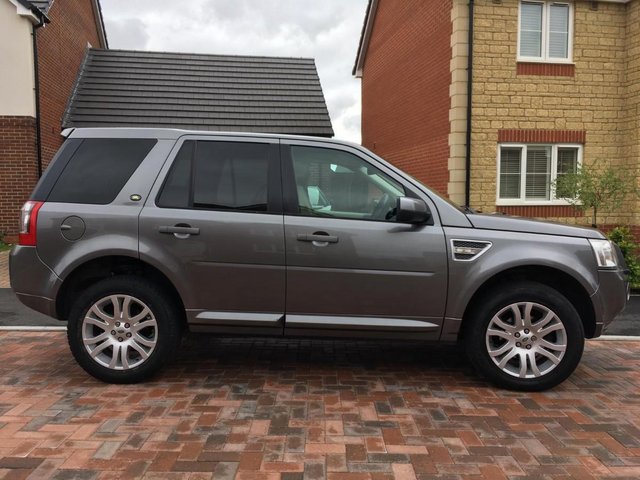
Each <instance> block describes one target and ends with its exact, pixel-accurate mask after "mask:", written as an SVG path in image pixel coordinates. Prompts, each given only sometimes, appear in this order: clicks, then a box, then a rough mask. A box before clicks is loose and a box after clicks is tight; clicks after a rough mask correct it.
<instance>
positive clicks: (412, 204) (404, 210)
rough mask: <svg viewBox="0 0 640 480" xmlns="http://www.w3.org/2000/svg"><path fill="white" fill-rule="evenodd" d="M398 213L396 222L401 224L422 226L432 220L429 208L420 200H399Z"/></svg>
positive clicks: (405, 198) (403, 198)
mask: <svg viewBox="0 0 640 480" xmlns="http://www.w3.org/2000/svg"><path fill="white" fill-rule="evenodd" d="M396 212H397V213H396V221H398V222H400V223H412V224H421V223H427V222H429V221H430V220H431V212H430V211H429V207H427V204H426V203H424V201H423V200H420V199H418V198H410V197H400V198H398V204H397V207H396Z"/></svg>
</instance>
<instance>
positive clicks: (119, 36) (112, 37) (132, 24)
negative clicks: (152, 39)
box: [105, 18, 149, 50]
mask: <svg viewBox="0 0 640 480" xmlns="http://www.w3.org/2000/svg"><path fill="white" fill-rule="evenodd" d="M105 28H106V27H105ZM107 35H108V39H109V47H111V48H122V49H126V48H130V47H129V45H140V47H136V49H140V50H145V48H146V45H147V42H148V41H149V34H148V33H147V27H146V25H145V24H144V22H143V21H142V20H140V19H138V18H122V19H113V20H111V21H110V22H109V29H108V30H107Z"/></svg>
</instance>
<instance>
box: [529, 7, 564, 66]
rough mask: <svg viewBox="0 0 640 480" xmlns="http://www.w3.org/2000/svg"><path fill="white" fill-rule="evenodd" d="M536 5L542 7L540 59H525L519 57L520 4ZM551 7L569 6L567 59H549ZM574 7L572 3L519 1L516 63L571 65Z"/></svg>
mask: <svg viewBox="0 0 640 480" xmlns="http://www.w3.org/2000/svg"><path fill="white" fill-rule="evenodd" d="M525 2H526V3H538V4H540V5H542V44H541V51H542V56H540V57H526V56H522V55H520V37H521V34H520V27H521V26H522V4H523V3H525ZM551 5H568V6H569V38H568V39H567V58H551V57H549V24H550V22H551V16H550V15H549V6H551ZM573 12H574V6H573V3H572V2H562V1H560V2H556V1H552V0H551V1H550V0H520V1H519V2H518V46H517V48H518V53H517V54H518V57H517V58H518V61H519V62H532V63H567V64H571V65H573V35H574V18H575V17H574V13H573Z"/></svg>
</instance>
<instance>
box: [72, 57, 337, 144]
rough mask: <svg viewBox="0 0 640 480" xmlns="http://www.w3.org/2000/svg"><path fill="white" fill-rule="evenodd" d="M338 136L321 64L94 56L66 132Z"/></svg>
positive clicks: (89, 60)
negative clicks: (144, 129)
mask: <svg viewBox="0 0 640 480" xmlns="http://www.w3.org/2000/svg"><path fill="white" fill-rule="evenodd" d="M95 126H114V127H115V126H118V127H123V126H130V127H135V126H139V127H173V128H183V129H195V130H223V131H252V132H264V133H286V134H297V135H314V136H323V137H330V136H333V128H332V126H331V119H330V118H329V112H328V110H327V106H326V103H325V99H324V95H323V92H322V87H321V85H320V79H319V77H318V73H317V70H316V66H315V62H314V60H313V59H309V58H279V57H249V56H232V55H203V54H186V53H167V52H144V51H128V50H99V49H90V50H89V51H88V53H87V57H86V58H85V62H84V64H83V67H82V69H81V72H80V74H79V76H78V80H77V82H76V86H75V89H74V92H73V94H72V96H71V99H70V101H69V104H68V107H67V110H66V113H65V117H64V120H63V127H64V128H69V127H95Z"/></svg>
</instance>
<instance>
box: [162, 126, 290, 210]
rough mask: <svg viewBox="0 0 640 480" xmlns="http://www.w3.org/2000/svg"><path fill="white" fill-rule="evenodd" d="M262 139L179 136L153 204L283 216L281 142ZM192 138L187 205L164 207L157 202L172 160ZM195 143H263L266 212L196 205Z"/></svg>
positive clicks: (167, 208) (183, 208) (172, 166)
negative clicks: (265, 165) (264, 151)
mask: <svg viewBox="0 0 640 480" xmlns="http://www.w3.org/2000/svg"><path fill="white" fill-rule="evenodd" d="M264 140H265V139H261V138H251V137H250V138H245V137H242V138H234V137H224V138H216V137H202V136H195V137H190V136H185V137H181V138H180V139H178V141H177V142H176V144H175V147H174V150H173V151H172V153H171V155H170V158H169V162H170V166H169V168H168V170H167V173H166V174H165V176H164V178H163V179H162V183H161V184H160V187H159V188H158V192H157V193H156V196H155V198H154V201H153V203H154V206H155V207H156V208H162V209H164V210H198V211H208V212H229V213H250V214H254V215H255V214H262V215H282V214H283V207H282V181H281V179H280V170H281V167H280V143H279V141H278V142H272V141H271V142H270V141H264ZM189 141H192V142H193V148H192V151H191V158H190V160H189V161H190V175H191V188H190V189H189V206H187V207H165V206H162V205H160V204H159V203H158V202H159V200H160V196H161V195H162V191H163V190H164V187H165V184H166V183H167V181H168V179H169V177H170V176H171V173H172V172H173V170H174V168H175V167H176V163H175V160H176V158H177V157H178V154H179V153H180V151H181V150H182V147H183V146H184V144H185V143H187V142H189ZM198 142H225V143H259V144H262V145H267V146H268V149H267V160H268V168H267V175H268V178H267V210H266V211H254V210H238V209H233V208H209V207H195V206H193V203H194V198H193V197H194V186H195V176H194V169H193V162H194V159H195V156H196V153H197V149H198Z"/></svg>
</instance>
